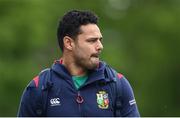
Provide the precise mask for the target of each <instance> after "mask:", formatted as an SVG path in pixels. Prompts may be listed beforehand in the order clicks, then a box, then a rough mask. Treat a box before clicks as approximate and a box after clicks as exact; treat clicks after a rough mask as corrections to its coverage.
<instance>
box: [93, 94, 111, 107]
mask: <svg viewBox="0 0 180 118" xmlns="http://www.w3.org/2000/svg"><path fill="white" fill-rule="evenodd" d="M96 96H97V103H98V107H99V108H101V109H107V108H108V107H109V98H108V93H106V91H99V92H98V93H97V94H96Z"/></svg>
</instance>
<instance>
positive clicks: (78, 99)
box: [76, 91, 84, 116]
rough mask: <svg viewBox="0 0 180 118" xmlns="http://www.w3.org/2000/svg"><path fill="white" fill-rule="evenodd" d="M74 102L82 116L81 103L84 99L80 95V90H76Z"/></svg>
mask: <svg viewBox="0 0 180 118" xmlns="http://www.w3.org/2000/svg"><path fill="white" fill-rule="evenodd" d="M76 102H77V103H78V108H79V113H80V114H81V116H82V109H81V104H82V103H83V102H84V99H83V97H82V96H81V94H80V91H78V93H77V98H76Z"/></svg>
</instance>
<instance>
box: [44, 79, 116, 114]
mask: <svg viewBox="0 0 180 118" xmlns="http://www.w3.org/2000/svg"><path fill="white" fill-rule="evenodd" d="M113 102H114V96H113V94H112V90H111V88H110V86H109V85H108V84H106V85H99V83H98V82H94V83H92V84H89V85H87V86H84V87H82V88H80V89H78V90H77V89H76V88H75V86H74V85H73V84H72V83H69V82H67V81H62V80H61V81H59V82H56V84H55V85H54V86H53V87H52V88H51V89H50V90H49V92H48V98H47V116H113V111H114V109H113V104H114V103H113Z"/></svg>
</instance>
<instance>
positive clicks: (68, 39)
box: [63, 36, 74, 50]
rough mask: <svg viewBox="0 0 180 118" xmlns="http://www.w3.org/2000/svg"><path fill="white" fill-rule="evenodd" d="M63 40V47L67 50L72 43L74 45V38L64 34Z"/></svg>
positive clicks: (70, 48) (71, 46)
mask: <svg viewBox="0 0 180 118" xmlns="http://www.w3.org/2000/svg"><path fill="white" fill-rule="evenodd" d="M63 42H64V48H65V49H67V50H72V48H73V45H74V40H73V39H72V38H71V37H69V36H65V37H64V38H63Z"/></svg>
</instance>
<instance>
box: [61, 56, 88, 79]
mask: <svg viewBox="0 0 180 118" xmlns="http://www.w3.org/2000/svg"><path fill="white" fill-rule="evenodd" d="M61 59H62V60H63V61H62V64H63V65H64V66H65V67H66V69H67V70H68V71H69V73H70V74H71V75H72V76H83V75H86V74H87V70H86V69H84V68H82V67H80V66H78V65H77V64H76V63H75V61H74V60H73V59H72V58H71V57H69V56H64V55H63V56H62V58H61Z"/></svg>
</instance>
